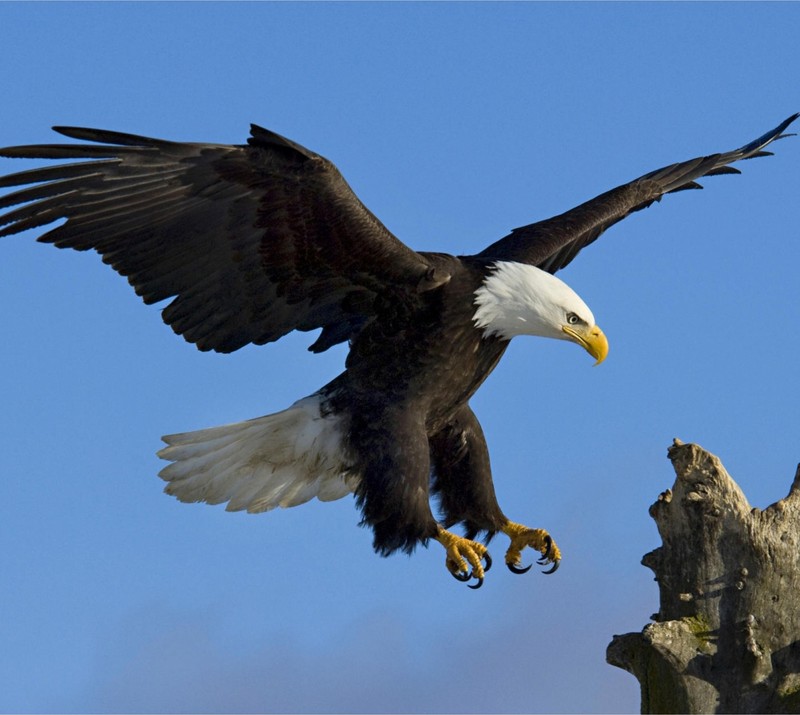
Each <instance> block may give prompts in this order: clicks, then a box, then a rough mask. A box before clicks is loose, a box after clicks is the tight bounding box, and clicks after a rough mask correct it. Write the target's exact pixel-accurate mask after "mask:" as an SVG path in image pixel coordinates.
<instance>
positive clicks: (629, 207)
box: [478, 113, 800, 273]
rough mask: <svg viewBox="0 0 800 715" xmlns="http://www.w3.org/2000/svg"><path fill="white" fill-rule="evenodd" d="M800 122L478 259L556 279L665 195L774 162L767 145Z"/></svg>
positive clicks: (633, 188) (577, 211) (637, 186)
mask: <svg viewBox="0 0 800 715" xmlns="http://www.w3.org/2000/svg"><path fill="white" fill-rule="evenodd" d="M798 116H800V113H799V114H794V115H792V116H791V117H789V118H788V119H786V120H785V121H783V122H781V123H780V124H779V125H778V126H777V127H775V129H773V130H772V131H769V132H767V133H766V134H764V135H763V136H761V137H759V138H758V139H756V140H754V141H752V142H750V143H749V144H745V146H743V147H741V148H740V149H735V150H734V151H729V152H725V153H722V154H712V155H710V156H702V157H698V158H696V159H690V160H689V161H684V162H681V163H679V164H671V165H670V166H665V167H664V168H663V169H657V170H656V171H651V172H650V173H648V174H645V175H644V176H642V177H640V178H638V179H635V180H634V181H631V182H630V183H627V184H623V185H622V186H618V187H617V188H616V189H612V190H611V191H607V192H606V193H604V194H600V196H597V197H595V198H593V199H592V200H591V201H587V202H586V203H583V204H581V205H580V206H576V207H575V208H574V209H571V210H570V211H567V212H566V213H563V214H560V215H558V216H554V217H553V218H549V219H546V220H544V221H539V222H537V223H532V224H529V225H528V226H522V227H520V228H515V229H514V230H513V231H512V232H511V233H510V234H509V235H508V236H506V237H504V238H501V239H500V240H499V241H496V242H495V243H493V244H492V245H491V246H489V247H488V248H486V249H484V250H483V251H481V252H480V253H479V254H478V255H479V256H480V257H481V258H483V259H487V260H503V261H516V262H519V263H528V264H531V265H534V266H538V267H539V268H541V269H543V270H546V271H549V272H550V273H555V272H556V271H558V270H560V269H562V268H564V266H566V265H567V264H569V263H570V261H572V259H573V258H575V256H577V255H578V253H579V252H580V251H581V249H583V248H585V247H586V246H588V245H589V244H590V243H592V242H593V241H595V240H597V238H598V237H599V236H600V234H602V233H603V232H604V231H605V230H606V229H607V228H609V227H610V226H613V225H614V224H615V223H617V221H621V220H622V219H624V218H625V217H626V216H628V215H629V214H631V213H633V212H634V211H639V210H641V209H643V208H647V207H648V206H650V204H652V203H653V202H654V201H659V200H660V199H661V197H662V196H663V195H664V194H669V193H674V192H676V191H683V190H685V189H701V188H703V187H702V186H700V184H698V183H697V181H696V180H697V179H699V178H701V177H703V176H715V175H717V174H739V173H741V172H740V171H739V170H738V169H736V168H734V167H732V166H730V164H732V163H733V162H736V161H740V160H741V159H753V158H755V157H759V156H770V155H771V152H768V151H764V149H765V147H766V146H767V145H768V144H771V143H772V142H773V141H775V140H776V139H781V138H783V137H785V136H790V135H788V134H784V130H785V129H786V128H787V127H788V126H789V125H790V124H791V123H792V122H793V121H794V120H795V119H797V118H798Z"/></svg>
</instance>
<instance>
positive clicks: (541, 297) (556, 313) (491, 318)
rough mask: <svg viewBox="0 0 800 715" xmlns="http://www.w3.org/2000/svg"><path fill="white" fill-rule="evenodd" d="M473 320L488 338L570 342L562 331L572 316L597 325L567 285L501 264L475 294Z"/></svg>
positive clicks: (519, 265)
mask: <svg viewBox="0 0 800 715" xmlns="http://www.w3.org/2000/svg"><path fill="white" fill-rule="evenodd" d="M475 305H476V306H477V309H476V311H475V314H474V315H473V316H472V319H473V320H474V321H475V325H476V327H478V328H483V331H484V334H485V335H486V336H487V337H488V336H492V335H497V336H499V337H501V338H505V339H506V340H511V338H513V337H516V336H517V335H539V336H541V337H545V338H556V339H559V340H569V336H567V335H566V334H565V333H564V331H563V330H562V329H561V327H562V326H563V325H564V323H565V321H566V320H567V316H568V315H569V314H570V313H575V314H576V315H577V316H578V317H579V318H580V319H581V320H583V321H585V322H586V323H588V324H589V325H594V324H595V321H594V315H592V311H591V310H589V306H587V305H586V303H584V302H583V300H581V298H580V296H578V294H577V293H576V292H575V291H574V290H572V288H570V287H569V286H568V285H567V284H566V283H564V281H562V280H560V279H558V278H556V277H555V276H554V275H551V274H550V273H547V272H546V271H543V270H541V269H539V268H536V267H535V266H529V265H528V264H526V263H513V262H507V261H498V262H497V263H496V264H495V265H494V266H493V267H492V269H491V272H490V273H489V275H488V276H487V277H486V280H484V282H483V284H482V285H481V287H480V288H478V290H476V291H475Z"/></svg>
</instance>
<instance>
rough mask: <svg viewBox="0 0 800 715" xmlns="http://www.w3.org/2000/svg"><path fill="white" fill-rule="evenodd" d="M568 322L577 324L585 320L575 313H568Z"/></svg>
mask: <svg viewBox="0 0 800 715" xmlns="http://www.w3.org/2000/svg"><path fill="white" fill-rule="evenodd" d="M567 322H568V323H569V324H570V325H577V324H578V323H582V322H583V321H582V320H581V319H580V318H579V317H578V316H577V315H576V314H575V313H567Z"/></svg>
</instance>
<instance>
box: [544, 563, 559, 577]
mask: <svg viewBox="0 0 800 715" xmlns="http://www.w3.org/2000/svg"><path fill="white" fill-rule="evenodd" d="M560 565H561V560H560V559H559V560H558V561H553V568H549V569H547V571H542V573H543V574H545V575H549V574H551V573H555V572H556V571H558V567H559V566H560Z"/></svg>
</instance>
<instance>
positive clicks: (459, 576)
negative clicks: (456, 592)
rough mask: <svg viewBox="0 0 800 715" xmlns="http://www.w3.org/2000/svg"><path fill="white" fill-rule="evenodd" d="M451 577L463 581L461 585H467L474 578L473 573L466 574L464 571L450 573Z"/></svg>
mask: <svg viewBox="0 0 800 715" xmlns="http://www.w3.org/2000/svg"><path fill="white" fill-rule="evenodd" d="M450 575H451V576H452V577H453V578H454V579H455V580H456V581H461V583H466V582H467V581H469V580H470V579H471V578H472V572H471V571H470V572H469V573H464V572H463V571H450Z"/></svg>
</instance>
